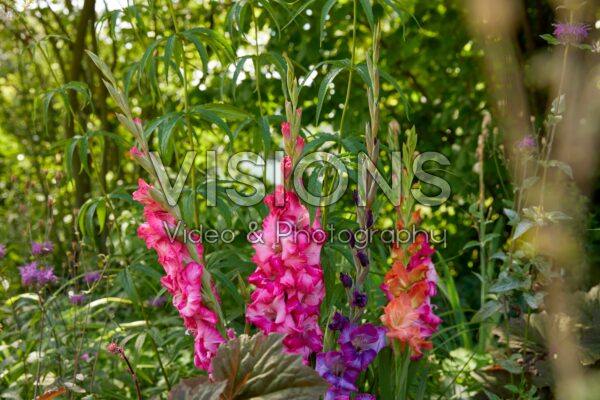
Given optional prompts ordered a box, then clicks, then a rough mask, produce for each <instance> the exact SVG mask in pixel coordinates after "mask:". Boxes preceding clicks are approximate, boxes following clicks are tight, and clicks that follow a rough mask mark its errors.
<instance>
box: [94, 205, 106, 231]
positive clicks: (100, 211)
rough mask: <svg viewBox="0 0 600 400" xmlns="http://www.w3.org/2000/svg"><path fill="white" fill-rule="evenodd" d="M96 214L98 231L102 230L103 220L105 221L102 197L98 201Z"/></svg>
mask: <svg viewBox="0 0 600 400" xmlns="http://www.w3.org/2000/svg"><path fill="white" fill-rule="evenodd" d="M96 216H97V217H98V225H100V232H102V231H103V230H104V222H105V221H106V202H105V201H104V199H102V200H100V201H99V202H98V208H97V209H96Z"/></svg>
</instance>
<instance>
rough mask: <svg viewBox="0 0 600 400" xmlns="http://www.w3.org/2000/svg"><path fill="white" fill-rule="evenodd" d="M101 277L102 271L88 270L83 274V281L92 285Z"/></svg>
mask: <svg viewBox="0 0 600 400" xmlns="http://www.w3.org/2000/svg"><path fill="white" fill-rule="evenodd" d="M100 278H102V272H101V271H91V272H86V273H85V274H84V275H83V282H85V283H86V284H88V285H91V284H92V283H94V282H97V281H99V280H100Z"/></svg>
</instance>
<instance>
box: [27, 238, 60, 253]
mask: <svg viewBox="0 0 600 400" xmlns="http://www.w3.org/2000/svg"><path fill="white" fill-rule="evenodd" d="M53 251H54V245H53V244H52V242H50V241H49V240H46V241H44V242H43V243H38V242H31V254H33V255H34V256H42V255H44V254H50V253H52V252H53Z"/></svg>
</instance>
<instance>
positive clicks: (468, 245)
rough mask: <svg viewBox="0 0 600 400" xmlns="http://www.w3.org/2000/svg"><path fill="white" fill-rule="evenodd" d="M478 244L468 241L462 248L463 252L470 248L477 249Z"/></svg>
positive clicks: (474, 241)
mask: <svg viewBox="0 0 600 400" xmlns="http://www.w3.org/2000/svg"><path fill="white" fill-rule="evenodd" d="M478 246H479V242H478V241H477V240H470V241H468V242H467V243H466V244H465V245H464V246H463V251H464V250H467V249H470V248H471V247H478Z"/></svg>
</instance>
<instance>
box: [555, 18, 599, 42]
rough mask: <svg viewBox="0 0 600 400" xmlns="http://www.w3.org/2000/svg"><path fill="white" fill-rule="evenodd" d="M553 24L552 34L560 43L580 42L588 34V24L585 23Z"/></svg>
mask: <svg viewBox="0 0 600 400" xmlns="http://www.w3.org/2000/svg"><path fill="white" fill-rule="evenodd" d="M553 26H554V36H555V37H556V38H557V39H558V40H560V41H561V42H562V43H580V42H582V41H583V40H584V39H585V38H587V36H588V31H589V30H590V26H589V25H587V24H581V23H579V24H569V23H567V22H559V23H556V24H554V25H553Z"/></svg>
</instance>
